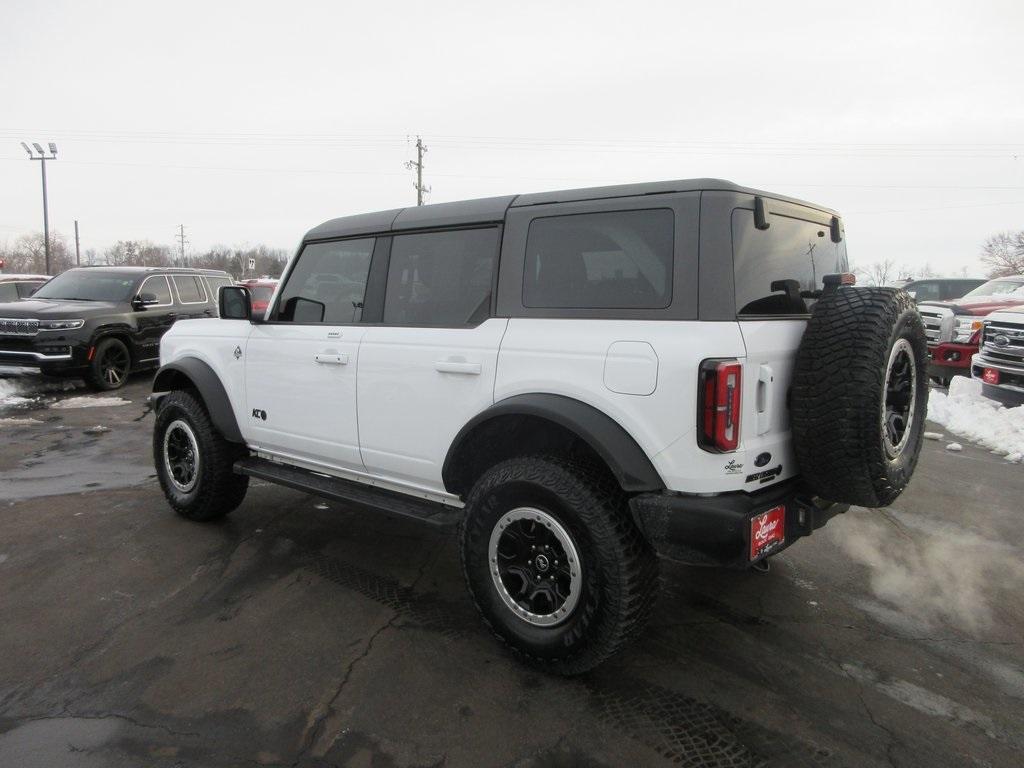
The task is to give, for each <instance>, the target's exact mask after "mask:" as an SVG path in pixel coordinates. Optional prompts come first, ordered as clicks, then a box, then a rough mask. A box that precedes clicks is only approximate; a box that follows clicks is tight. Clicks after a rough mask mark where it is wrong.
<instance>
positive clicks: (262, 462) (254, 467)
mask: <svg viewBox="0 0 1024 768" xmlns="http://www.w3.org/2000/svg"><path fill="white" fill-rule="evenodd" d="M234 470H235V472H236V473H238V474H239V475H248V476H249V477H256V478H259V479H260V480H266V481H267V482H268V483H274V484H276V485H284V486H287V487H288V488H294V489H296V490H298V491H305V492H306V493H311V494H313V495H315V496H322V497H323V498H325V499H332V500H333V501H340V502H343V503H345V504H354V505H356V506H360V507H366V508H369V509H375V510H378V511H382V512H391V513H392V514H395V515H401V516H402V517H411V518H414V519H416V520H420V521H422V522H425V523H430V524H431V525H441V526H444V525H455V524H457V523H458V522H459V521H460V520H462V515H463V511H462V510H461V509H456V508H454V507H448V506H445V505H444V504H440V503H438V502H436V501H427V500H426V499H416V498H413V497H411V496H406V495H404V494H401V493H395V492H394V491H388V490H384V489H382V488H374V487H372V486H369V485H364V484H363V483H357V482H355V481H352V480H343V479H342V478H340V477H328V476H325V475H322V474H320V473H318V472H312V471H310V470H308V469H301V468H299V467H290V466H287V465H284V464H278V463H277V462H274V461H269V460H268V459H261V458H257V457H255V456H252V457H249V458H246V459H239V460H238V461H236V462H235V465H234Z"/></svg>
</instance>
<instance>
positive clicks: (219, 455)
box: [153, 391, 249, 522]
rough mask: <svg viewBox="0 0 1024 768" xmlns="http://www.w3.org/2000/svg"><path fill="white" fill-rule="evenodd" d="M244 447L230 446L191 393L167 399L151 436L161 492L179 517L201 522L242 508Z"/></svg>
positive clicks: (245, 487) (245, 484)
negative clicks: (239, 471)
mask: <svg viewBox="0 0 1024 768" xmlns="http://www.w3.org/2000/svg"><path fill="white" fill-rule="evenodd" d="M244 453H245V448H244V447H243V446H240V445H237V444H236V443H231V442H228V441H227V440H225V439H224V437H223V436H222V435H221V434H220V432H218V431H217V428H216V427H214V426H213V423H212V422H211V421H210V416H209V414H207V412H206V408H205V407H203V403H202V401H201V400H199V399H198V398H197V397H196V396H195V395H193V394H192V393H191V392H183V391H179V392H171V393H170V394H169V395H165V396H164V397H163V398H162V400H161V402H160V405H159V410H158V411H157V416H156V428H155V429H154V431H153V461H154V463H155V464H156V473H157V477H158V478H159V480H160V487H161V488H163V491H164V496H166V497H167V501H168V503H170V505H171V506H172V507H173V508H174V509H175V511H177V513H178V514H179V515H181V516H182V517H185V518H187V519H189V520H196V521H200V522H205V521H207V520H215V519H217V518H220V517H223V516H224V515H226V514H228V513H229V512H231V511H232V510H233V509H235V507H237V506H238V505H239V504H241V503H242V500H243V499H244V498H245V493H246V491H247V490H248V488H249V478H248V477H247V476H244V475H236V474H235V472H234V469H233V466H234V463H235V461H236V460H237V459H238V458H240V457H241V456H242V455H244Z"/></svg>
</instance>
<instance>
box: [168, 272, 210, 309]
mask: <svg viewBox="0 0 1024 768" xmlns="http://www.w3.org/2000/svg"><path fill="white" fill-rule="evenodd" d="M171 279H172V280H174V289H175V290H176V291H177V292H178V300H179V301H180V302H181V303H182V304H202V303H203V302H205V301H206V289H205V288H203V285H202V283H200V282H199V278H198V277H194V276H192V275H175V276H174V277H173V278H171Z"/></svg>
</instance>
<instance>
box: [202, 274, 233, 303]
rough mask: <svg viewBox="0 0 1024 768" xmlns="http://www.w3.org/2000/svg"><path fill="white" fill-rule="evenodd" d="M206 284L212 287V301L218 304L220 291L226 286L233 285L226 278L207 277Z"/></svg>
mask: <svg viewBox="0 0 1024 768" xmlns="http://www.w3.org/2000/svg"><path fill="white" fill-rule="evenodd" d="M206 282H207V283H208V284H209V286H210V292H211V293H212V294H213V295H212V296H210V301H212V302H213V303H214V304H216V303H217V302H218V301H219V300H220V289H221V288H223V287H224V286H227V285H231V281H230V280H228V279H227V278H226V277H207V278H206Z"/></svg>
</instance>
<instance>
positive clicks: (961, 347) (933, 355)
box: [928, 343, 978, 378]
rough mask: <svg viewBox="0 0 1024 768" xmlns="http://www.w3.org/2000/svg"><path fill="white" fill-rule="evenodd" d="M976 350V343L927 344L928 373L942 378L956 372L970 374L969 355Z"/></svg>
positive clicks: (953, 374)
mask: <svg viewBox="0 0 1024 768" xmlns="http://www.w3.org/2000/svg"><path fill="white" fill-rule="evenodd" d="M977 351H978V346H977V345H976V344H953V343H945V344H934V345H932V344H929V345H928V375H929V376H938V377H940V378H944V377H947V376H956V375H957V374H964V375H967V376H970V375H971V356H972V355H974V353H975V352H977Z"/></svg>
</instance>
